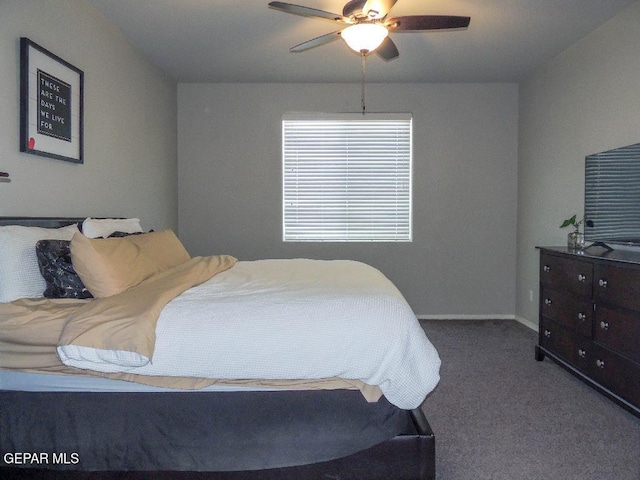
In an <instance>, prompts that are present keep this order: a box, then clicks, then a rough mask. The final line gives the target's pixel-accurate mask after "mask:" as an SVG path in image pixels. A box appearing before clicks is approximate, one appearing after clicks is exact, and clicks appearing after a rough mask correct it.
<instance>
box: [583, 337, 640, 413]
mask: <svg viewBox="0 0 640 480" xmlns="http://www.w3.org/2000/svg"><path fill="white" fill-rule="evenodd" d="M593 358H594V360H593V364H592V365H591V372H592V375H593V379H594V380H595V381H596V382H598V383H599V384H600V385H602V386H604V387H606V388H608V389H609V390H611V391H612V392H615V393H616V395H618V396H620V397H622V398H624V399H625V400H626V401H628V402H629V403H631V404H633V405H635V406H636V407H640V364H638V363H635V362H632V361H631V360H628V359H626V358H624V357H621V356H620V355H617V354H615V353H614V352H612V351H611V350H609V349H607V348H604V347H601V346H599V345H597V344H594V346H593Z"/></svg>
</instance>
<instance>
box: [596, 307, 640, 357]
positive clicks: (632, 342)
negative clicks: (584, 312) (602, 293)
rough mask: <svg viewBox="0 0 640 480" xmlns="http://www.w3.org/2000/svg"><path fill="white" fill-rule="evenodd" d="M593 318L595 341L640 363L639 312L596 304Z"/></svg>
mask: <svg viewBox="0 0 640 480" xmlns="http://www.w3.org/2000/svg"><path fill="white" fill-rule="evenodd" d="M594 318H595V322H594V326H593V338H594V340H595V341H596V342H598V343H600V344H602V345H604V346H605V347H607V348H609V349H610V350H613V351H615V352H617V353H620V354H622V355H624V356H626V357H627V358H629V359H630V360H633V361H634V362H636V363H640V313H638V312H634V311H631V310H612V309H610V308H608V307H606V306H603V305H598V308H597V310H596V312H595V315H594Z"/></svg>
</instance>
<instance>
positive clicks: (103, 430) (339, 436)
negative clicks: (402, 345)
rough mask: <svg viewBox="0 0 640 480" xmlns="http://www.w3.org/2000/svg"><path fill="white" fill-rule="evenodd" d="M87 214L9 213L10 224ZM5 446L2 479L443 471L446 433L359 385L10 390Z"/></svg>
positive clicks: (0, 408) (1, 444)
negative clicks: (438, 466) (440, 440)
mask: <svg viewBox="0 0 640 480" xmlns="http://www.w3.org/2000/svg"><path fill="white" fill-rule="evenodd" d="M82 220H83V219H82V218H48V217H0V225H24V226H41V227H49V228H56V227H60V226H64V225H69V224H71V223H75V222H81V221H82ZM17 452H31V453H46V454H47V457H46V460H47V461H46V462H42V464H38V463H34V464H28V465H25V464H22V465H12V464H7V463H6V460H5V459H4V456H5V454H7V453H17ZM74 453H75V454H76V456H75V457H74V456H73V454H74ZM0 454H1V455H2V457H0V478H3V479H4V478H8V479H9V478H11V479H13V478H15V479H23V478H24V479H27V478H29V479H74V480H75V479H100V480H102V479H132V480H133V479H136V480H138V479H154V480H155V479H181V480H190V479H194V480H195V479H213V480H215V479H218V480H240V479H242V480H258V479H260V480H300V479H325V480H326V479H340V480H378V479H379V480H383V479H384V480H388V479H396V480H430V479H435V436H434V434H433V431H432V430H431V427H430V425H429V423H428V421H427V419H426V417H425V415H424V413H423V411H422V409H421V408H417V409H414V410H402V409H399V408H397V407H395V406H393V405H391V404H390V403H389V402H388V401H387V400H386V399H385V398H384V397H383V398H382V399H381V400H380V401H378V402H375V403H367V402H366V401H365V400H364V398H363V397H362V395H361V394H360V392H358V391H353V390H333V391H326V390H320V391H290V392H287V391H277V392H175V393H174V392H171V393H160V392H155V393H141V392H138V393H92V392H23V391H7V390H0ZM54 454H55V455H56V456H57V457H56V458H57V462H55V465H53V463H54V462H52V459H53V458H54V457H53V456H54ZM62 454H64V455H62Z"/></svg>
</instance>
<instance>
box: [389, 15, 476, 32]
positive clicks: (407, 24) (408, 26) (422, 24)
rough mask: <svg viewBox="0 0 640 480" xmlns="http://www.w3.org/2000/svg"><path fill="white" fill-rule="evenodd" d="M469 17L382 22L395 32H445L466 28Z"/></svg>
mask: <svg viewBox="0 0 640 480" xmlns="http://www.w3.org/2000/svg"><path fill="white" fill-rule="evenodd" d="M469 22H471V17H457V16H453V15H409V16H406V17H394V18H390V19H389V20H387V21H386V22H384V25H385V27H387V28H388V29H389V30H391V31H395V32H409V31H417V30H446V29H451V28H467V27H468V26H469Z"/></svg>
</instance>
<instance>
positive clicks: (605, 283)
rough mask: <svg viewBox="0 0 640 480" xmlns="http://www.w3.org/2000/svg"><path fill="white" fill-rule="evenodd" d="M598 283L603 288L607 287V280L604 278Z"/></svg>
mask: <svg viewBox="0 0 640 480" xmlns="http://www.w3.org/2000/svg"><path fill="white" fill-rule="evenodd" d="M598 285H600V286H601V287H602V288H607V281H606V280H603V279H600V280H599V281H598Z"/></svg>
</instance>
